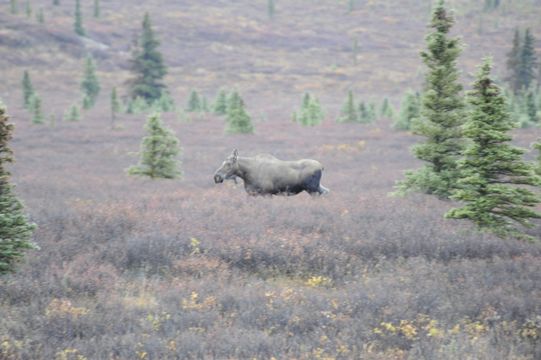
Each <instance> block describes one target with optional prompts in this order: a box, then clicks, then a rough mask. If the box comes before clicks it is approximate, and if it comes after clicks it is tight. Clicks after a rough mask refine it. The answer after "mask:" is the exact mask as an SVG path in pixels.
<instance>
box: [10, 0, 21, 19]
mask: <svg viewBox="0 0 541 360" xmlns="http://www.w3.org/2000/svg"><path fill="white" fill-rule="evenodd" d="M9 11H10V13H11V14H12V15H17V13H18V12H19V4H18V3H17V0H10V1H9Z"/></svg>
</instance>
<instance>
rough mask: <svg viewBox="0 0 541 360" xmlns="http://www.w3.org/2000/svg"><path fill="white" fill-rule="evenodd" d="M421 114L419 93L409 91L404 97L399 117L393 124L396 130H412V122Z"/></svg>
mask: <svg viewBox="0 0 541 360" xmlns="http://www.w3.org/2000/svg"><path fill="white" fill-rule="evenodd" d="M420 115H421V98H420V96H419V93H413V91H408V92H406V94H405V95H404V97H403V98H402V103H401V104H400V112H399V114H398V118H397V119H396V121H395V122H394V124H393V128H394V129H396V130H404V131H408V130H411V126H412V123H413V122H414V121H415V120H416V119H418V118H419V116H420Z"/></svg>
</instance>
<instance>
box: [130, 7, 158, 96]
mask: <svg viewBox="0 0 541 360" xmlns="http://www.w3.org/2000/svg"><path fill="white" fill-rule="evenodd" d="M159 45H160V42H159V41H158V40H157V39H156V35H155V34H154V30H153V29H152V24H151V22H150V16H149V14H148V13H146V14H145V16H144V19H143V32H142V34H141V36H140V38H139V39H138V41H137V44H136V46H135V49H134V51H133V59H132V61H131V71H132V72H133V74H134V78H133V79H132V81H131V83H130V85H131V92H130V95H131V98H132V99H133V100H135V99H137V98H141V99H143V100H145V102H146V103H147V104H149V105H151V104H153V103H154V102H155V101H157V100H158V99H159V98H160V97H161V96H162V93H163V92H164V91H166V87H165V85H164V84H163V78H164V76H165V74H166V73H167V70H166V67H165V65H164V62H163V57H162V54H161V53H160V52H159V51H158V46H159Z"/></svg>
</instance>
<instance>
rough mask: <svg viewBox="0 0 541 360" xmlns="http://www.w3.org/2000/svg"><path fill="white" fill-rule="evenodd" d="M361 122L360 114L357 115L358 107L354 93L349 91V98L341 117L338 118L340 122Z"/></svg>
mask: <svg viewBox="0 0 541 360" xmlns="http://www.w3.org/2000/svg"><path fill="white" fill-rule="evenodd" d="M358 120H359V114H358V113H357V105H356V104H355V99H354V97H353V91H351V90H349V91H348V97H347V100H346V102H345V103H344V106H343V107H342V111H341V116H340V117H339V118H338V122H357V121H358Z"/></svg>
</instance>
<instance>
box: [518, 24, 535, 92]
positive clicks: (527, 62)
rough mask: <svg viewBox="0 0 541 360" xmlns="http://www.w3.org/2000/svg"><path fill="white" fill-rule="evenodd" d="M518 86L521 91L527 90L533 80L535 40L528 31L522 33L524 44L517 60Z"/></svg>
mask: <svg viewBox="0 0 541 360" xmlns="http://www.w3.org/2000/svg"><path fill="white" fill-rule="evenodd" d="M519 61H520V62H519V73H518V76H519V79H518V81H519V84H520V86H521V89H524V90H528V89H529V88H530V85H531V84H532V83H533V81H534V80H535V70H536V65H537V59H536V56H535V40H534V38H533V35H532V33H531V31H530V29H526V32H525V33H524V42H523V44H522V49H521V52H520V59H519Z"/></svg>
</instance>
